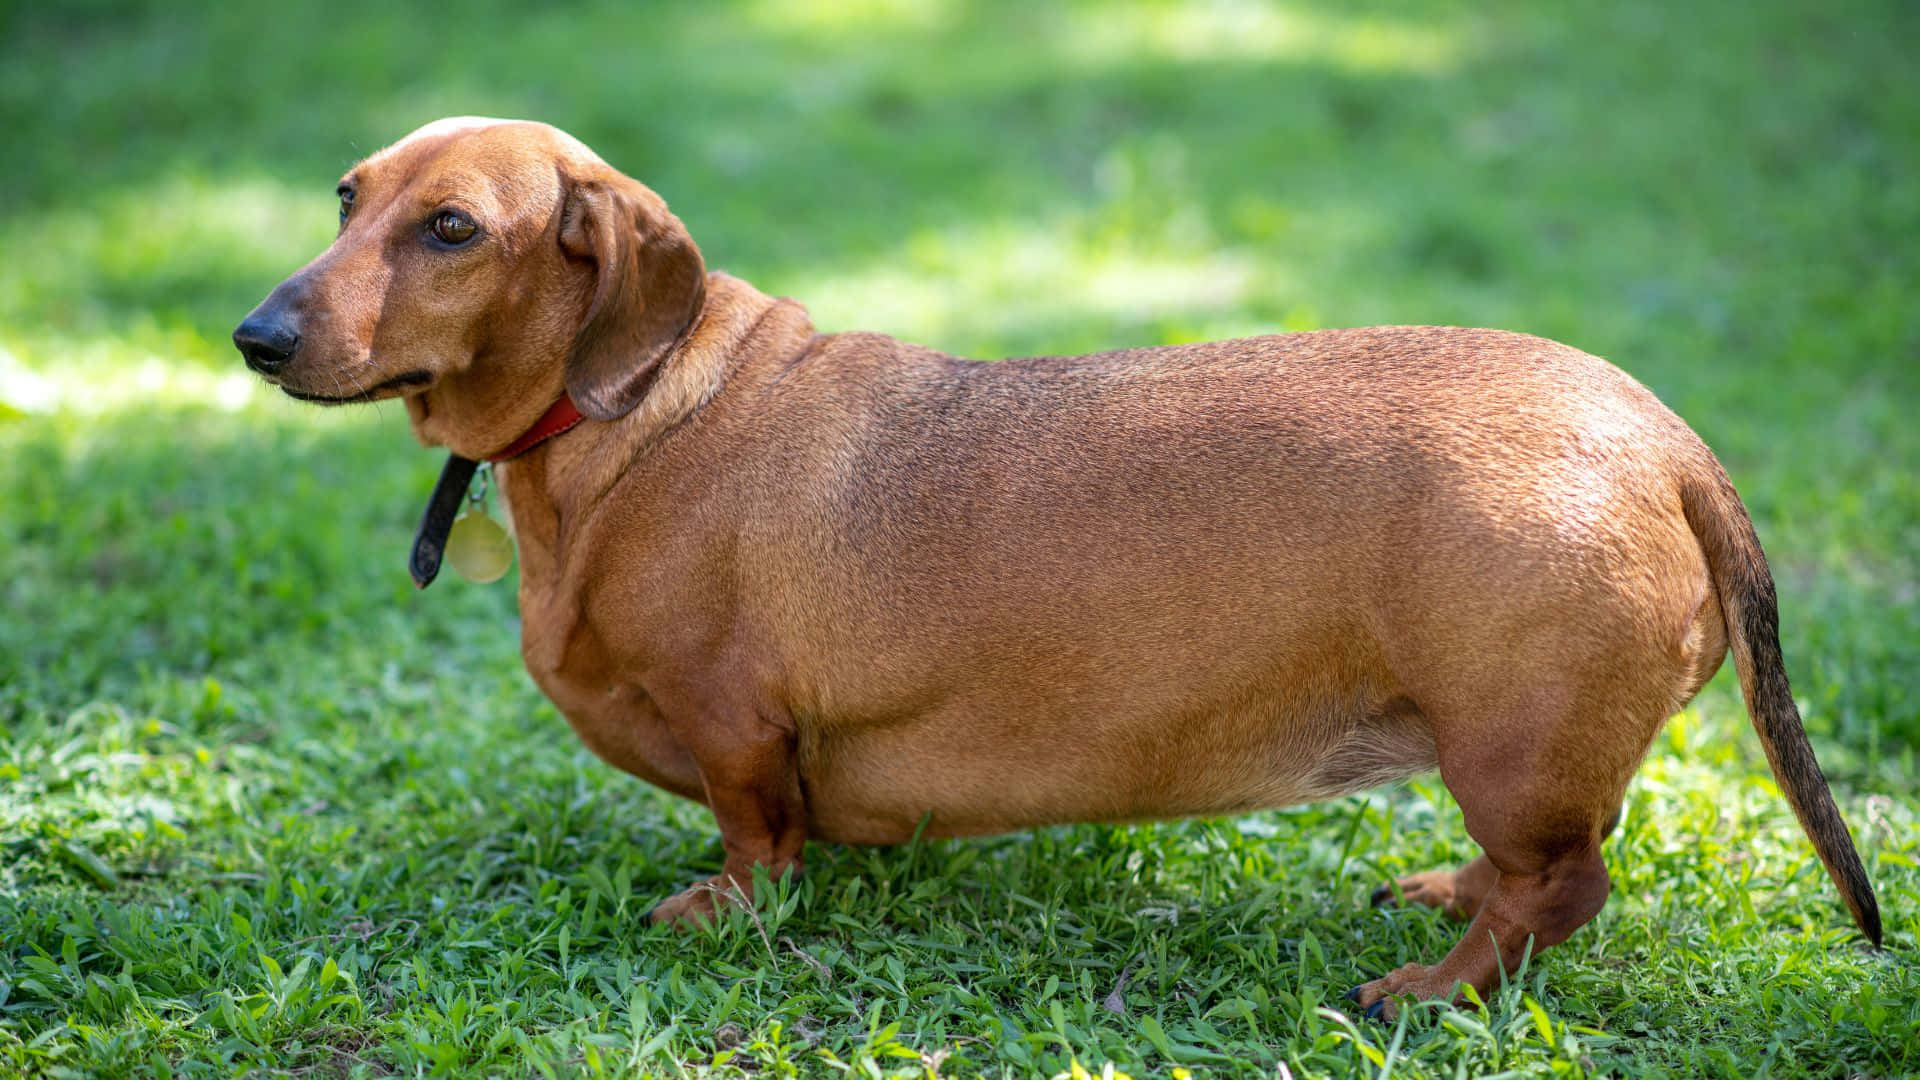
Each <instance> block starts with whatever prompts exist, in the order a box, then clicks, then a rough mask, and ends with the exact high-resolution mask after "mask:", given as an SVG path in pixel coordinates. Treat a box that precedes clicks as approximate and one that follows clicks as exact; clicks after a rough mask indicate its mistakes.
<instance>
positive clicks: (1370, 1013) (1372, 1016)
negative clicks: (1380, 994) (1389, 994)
mask: <svg viewBox="0 0 1920 1080" xmlns="http://www.w3.org/2000/svg"><path fill="white" fill-rule="evenodd" d="M1386 1011H1387V999H1386V998H1381V999H1380V1000H1379V1001H1376V1002H1374V1003H1373V1004H1371V1005H1369V1006H1367V1019H1369V1020H1385V1017H1384V1016H1383V1015H1382V1014H1383V1013H1385V1012H1386Z"/></svg>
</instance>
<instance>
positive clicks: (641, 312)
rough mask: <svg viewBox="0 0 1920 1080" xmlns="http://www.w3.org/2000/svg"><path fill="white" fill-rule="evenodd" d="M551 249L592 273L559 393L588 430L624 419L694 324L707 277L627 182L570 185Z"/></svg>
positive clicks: (683, 234)
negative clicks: (587, 265) (587, 421)
mask: <svg viewBox="0 0 1920 1080" xmlns="http://www.w3.org/2000/svg"><path fill="white" fill-rule="evenodd" d="M560 247H561V249H562V250H564V251H565V252H566V253H567V254H568V255H569V256H572V257H574V258H577V259H585V260H588V261H590V262H592V263H593V264H594V277H595V281H594V287H593V300H592V302H591V303H589V304H588V305H587V317H586V321H585V322H583V323H582V324H581V326H580V332H579V333H578V334H577V335H575V337H574V339H573V354H572V356H571V357H569V358H568V360H567V375H566V382H567V393H568V394H570V395H572V397H573V401H574V404H576V405H578V406H579V407H580V411H581V412H583V413H585V414H586V415H588V416H590V417H592V418H593V419H595V420H616V419H618V418H620V417H622V416H625V415H626V414H627V413H629V412H632V411H633V408H634V406H636V405H638V404H640V399H641V398H643V397H645V396H646V393H647V388H648V387H649V386H651V385H653V379H654V376H655V374H657V372H658V371H659V368H660V364H661V362H662V361H664V360H665V359H666V358H667V355H668V354H669V353H671V352H672V351H673V348H674V346H675V345H677V344H679V341H680V338H681V337H682V336H683V335H684V334H685V333H686V332H687V330H688V328H689V327H691V326H692V325H693V320H694V318H695V317H696V316H697V315H699V314H700V305H701V303H702V302H703V301H704V300H705V299H706V292H707V267H706V263H705V262H703V261H702V260H701V258H700V249H699V248H697V247H695V246H694V245H693V238H692V237H690V236H688V235H687V230H686V227H685V226H683V225H681V224H680V219H679V218H677V217H674V216H673V214H672V213H671V212H669V211H668V210H667V204H666V203H665V202H663V201H661V199H660V196H658V195H655V194H654V193H653V192H651V191H649V190H647V189H646V188H644V187H642V186H640V185H639V184H636V183H633V182H631V181H628V180H627V179H626V178H625V177H619V178H617V179H613V180H603V179H585V180H574V181H570V182H569V184H568V188H567V197H566V205H565V207H564V209H563V210H562V211H561V217H560Z"/></svg>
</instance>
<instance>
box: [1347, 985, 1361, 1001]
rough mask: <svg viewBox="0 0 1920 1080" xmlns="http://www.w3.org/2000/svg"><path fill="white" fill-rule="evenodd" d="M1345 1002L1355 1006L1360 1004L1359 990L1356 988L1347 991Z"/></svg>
mask: <svg viewBox="0 0 1920 1080" xmlns="http://www.w3.org/2000/svg"><path fill="white" fill-rule="evenodd" d="M1347 1000H1348V1001H1351V1002H1353V1003H1354V1004H1355V1005H1358V1004H1360V988H1359V987H1357V986H1356V987H1354V988H1353V989H1351V990H1349V991H1347Z"/></svg>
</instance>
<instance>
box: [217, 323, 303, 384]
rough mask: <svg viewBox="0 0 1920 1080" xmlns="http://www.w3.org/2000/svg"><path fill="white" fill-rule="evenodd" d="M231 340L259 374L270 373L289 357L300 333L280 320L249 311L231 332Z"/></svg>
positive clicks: (298, 342)
mask: <svg viewBox="0 0 1920 1080" xmlns="http://www.w3.org/2000/svg"><path fill="white" fill-rule="evenodd" d="M233 344H234V347H235V348H237V349H239V350H240V355H241V356H244V357H246V358H247V366H248V367H250V368H252V369H253V370H255V371H257V372H259V373H260V374H262V375H271V374H273V373H274V372H276V371H279V370H280V369H281V368H283V367H286V366H287V361H289V360H291V359H293V350H294V347H295V346H297V345H299V344H300V335H299V334H296V333H294V332H293V328H292V327H290V326H288V325H287V324H286V323H284V322H279V321H276V320H273V319H263V318H261V317H260V316H258V315H249V316H247V321H246V322H243V323H241V324H240V326H239V328H238V329H236V330H235V331H234V332H233Z"/></svg>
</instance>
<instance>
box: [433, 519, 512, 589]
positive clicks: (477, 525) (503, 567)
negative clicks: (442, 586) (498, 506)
mask: <svg viewBox="0 0 1920 1080" xmlns="http://www.w3.org/2000/svg"><path fill="white" fill-rule="evenodd" d="M447 561H448V562H450V563H452V564H453V572H454V573H456V574H459V575H460V576H461V577H463V578H466V579H467V580H468V581H471V582H473V583H474V584H476V585H488V584H492V583H493V582H496V581H499V580H500V579H501V578H503V577H505V576H506V575H507V568H508V567H510V566H512V565H513V540H512V539H511V538H509V537H508V536H507V530H505V529H503V528H501V527H500V523H499V522H497V521H495V520H493V519H492V518H490V517H488V516H487V512H486V510H485V509H483V508H481V507H478V506H475V507H471V508H469V509H468V510H467V512H466V513H464V514H461V515H460V517H459V518H458V519H457V520H455V521H454V523H453V531H451V532H450V533H448V534H447Z"/></svg>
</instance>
